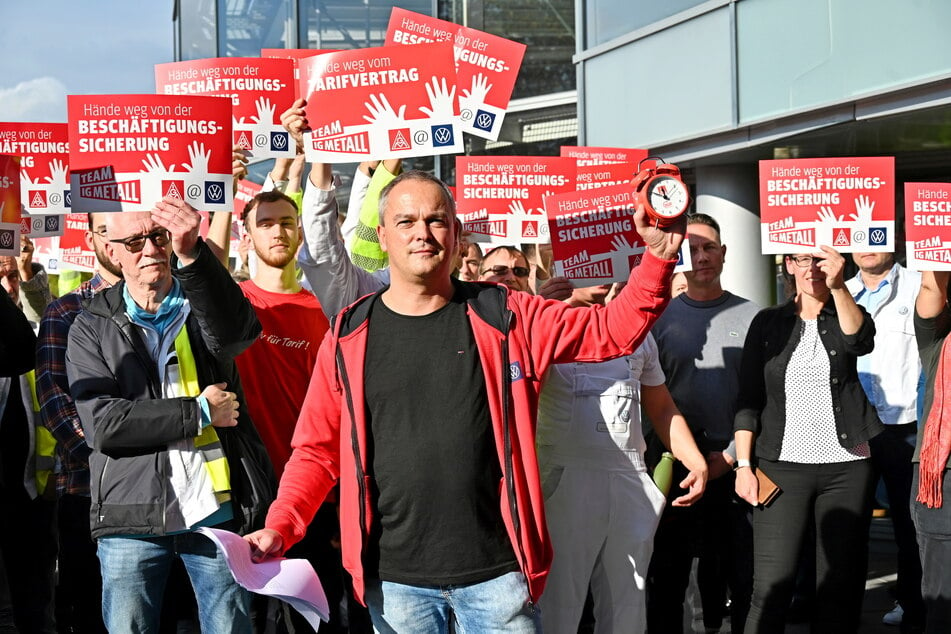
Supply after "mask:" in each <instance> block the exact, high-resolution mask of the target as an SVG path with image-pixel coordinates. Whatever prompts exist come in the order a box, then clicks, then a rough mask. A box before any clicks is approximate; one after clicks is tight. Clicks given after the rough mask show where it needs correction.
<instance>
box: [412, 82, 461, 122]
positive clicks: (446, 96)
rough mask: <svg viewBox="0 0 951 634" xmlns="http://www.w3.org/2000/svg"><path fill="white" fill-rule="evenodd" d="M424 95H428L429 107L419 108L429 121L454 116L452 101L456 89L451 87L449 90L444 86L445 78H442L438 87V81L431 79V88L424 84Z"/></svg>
mask: <svg viewBox="0 0 951 634" xmlns="http://www.w3.org/2000/svg"><path fill="white" fill-rule="evenodd" d="M426 94H427V95H429V105H430V106H431V107H430V108H426V107H425V106H423V107H420V109H419V110H420V112H422V113H423V114H425V115H426V116H427V117H429V118H430V119H439V120H445V119H451V118H452V117H453V116H455V114H454V113H453V108H452V100H453V98H454V97H455V96H456V87H455V86H453V87H452V90H449V89H448V87H447V86H446V79H445V78H443V80H442V85H441V86H440V84H439V79H438V78H436V77H433V78H432V86H430V84H429V83H427V84H426Z"/></svg>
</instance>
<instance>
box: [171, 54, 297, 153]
mask: <svg viewBox="0 0 951 634" xmlns="http://www.w3.org/2000/svg"><path fill="white" fill-rule="evenodd" d="M295 89H296V82H295V79H294V62H293V60H290V59H277V58H264V59H259V58H257V57H218V58H213V59H199V60H194V61H191V62H174V63H171V64H156V65H155V91H156V92H157V93H161V94H166V95H206V96H210V97H228V98H229V99H231V106H232V114H233V117H234V118H233V126H232V128H233V131H232V134H233V138H232V140H233V142H234V144H235V145H238V146H240V147H241V149H243V150H247V151H249V152H250V153H251V156H253V157H254V158H293V157H294V156H296V155H297V148H296V147H295V146H294V144H293V143H291V138H290V135H289V134H288V132H287V130H285V129H284V127H283V126H282V125H281V113H282V112H284V111H285V110H287V109H288V108H290V107H291V104H292V103H294V98H295V91H296V90H295Z"/></svg>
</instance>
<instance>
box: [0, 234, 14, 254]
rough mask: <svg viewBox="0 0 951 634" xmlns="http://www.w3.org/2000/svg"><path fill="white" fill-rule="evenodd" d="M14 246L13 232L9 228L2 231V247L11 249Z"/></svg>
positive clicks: (0, 237)
mask: <svg viewBox="0 0 951 634" xmlns="http://www.w3.org/2000/svg"><path fill="white" fill-rule="evenodd" d="M12 246H13V232H12V231H11V230H9V229H4V230H3V231H0V247H3V248H4V249H9V248H11V247H12Z"/></svg>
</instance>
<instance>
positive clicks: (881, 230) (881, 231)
mask: <svg viewBox="0 0 951 634" xmlns="http://www.w3.org/2000/svg"><path fill="white" fill-rule="evenodd" d="M868 243H869V244H871V245H874V246H883V245H886V244H888V230H887V229H886V228H885V227H874V228H872V229H871V230H870V231H869V234H868Z"/></svg>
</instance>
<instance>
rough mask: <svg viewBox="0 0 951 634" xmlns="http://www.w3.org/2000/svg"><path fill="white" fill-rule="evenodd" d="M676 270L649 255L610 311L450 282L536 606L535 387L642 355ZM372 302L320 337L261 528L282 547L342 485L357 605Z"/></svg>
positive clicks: (544, 558)
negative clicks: (573, 369)
mask: <svg viewBox="0 0 951 634" xmlns="http://www.w3.org/2000/svg"><path fill="white" fill-rule="evenodd" d="M674 264H675V261H673V260H671V261H665V260H660V259H658V258H655V257H653V256H651V255H650V253H645V254H644V257H643V261H642V262H641V264H640V265H639V266H637V267H635V269H634V270H633V271H632V272H631V276H630V279H629V283H628V285H627V286H626V287H625V288H624V290H623V291H622V292H621V293H620V294H619V295H618V296H617V297H616V298H615V299H614V301H612V302H611V303H610V304H608V306H606V307H602V306H593V307H587V308H572V307H570V306H568V305H567V304H565V303H564V302H558V301H553V300H545V299H542V298H541V297H538V296H534V295H529V294H528V293H520V292H516V293H510V292H509V291H508V289H507V288H506V287H504V286H499V285H495V284H488V283H468V282H455V284H456V290H457V291H459V292H462V293H463V294H464V297H466V301H467V304H468V306H467V311H466V312H467V314H468V316H469V322H470V324H471V326H472V332H473V335H474V338H475V342H476V346H477V347H478V349H479V357H480V360H481V362H482V368H483V370H484V372H485V385H486V393H487V397H488V400H489V412H490V416H491V419H492V426H493V429H494V432H495V444H496V448H497V450H498V457H499V464H500V465H501V469H502V482H501V483H500V487H501V488H500V491H501V511H502V517H503V520H504V523H505V528H506V531H507V532H508V536H509V539H510V540H511V542H512V547H513V550H514V551H515V556H516V558H517V559H518V562H519V566H520V568H521V570H522V572H523V573H524V575H525V578H526V579H527V581H528V589H529V593H530V595H531V597H532V599H533V600H535V601H537V600H538V597H539V596H541V593H542V590H544V587H545V580H546V578H547V576H548V570H549V568H550V567H551V560H552V550H551V544H550V542H549V538H548V530H547V528H546V526H545V511H544V503H543V502H544V500H543V496H542V487H541V482H540V480H539V475H538V462H537V459H536V455H535V424H536V413H537V410H538V393H539V392H540V390H541V384H542V379H543V377H544V376H545V373H546V371H547V370H548V367H549V366H550V365H551V364H553V363H569V362H573V361H582V362H597V361H605V360H608V359H612V358H615V357H618V356H621V355H626V354H630V353H631V352H632V351H633V350H634V349H635V348H637V346H639V345H640V344H641V342H642V341H643V339H644V337H645V336H646V335H647V333H648V331H649V330H650V328H651V326H652V325H653V324H654V322H655V321H656V320H657V318H658V317H659V316H660V314H661V312H663V310H664V308H665V307H666V305H667V302H668V301H669V297H670V278H671V275H672V273H673V268H674ZM379 296H380V293H375V294H373V295H368V296H366V297H364V298H362V299H360V300H358V301H357V302H355V303H354V304H352V305H351V306H349V307H348V308H346V309H344V310H343V311H341V313H340V314H339V315H337V317H336V318H335V319H334V323H333V325H332V326H331V329H330V331H328V333H327V335H326V337H325V338H324V341H323V343H322V344H321V346H320V350H319V352H318V355H317V365H316V367H315V368H314V375H313V377H312V379H311V382H310V386H309V388H308V390H307V396H306V398H305V400H304V406H303V409H302V411H301V414H300V419H299V420H298V422H297V428H296V430H295V432H294V439H293V441H292V446H293V449H294V452H293V454H292V456H291V459H290V460H289V461H288V463H287V465H286V466H285V468H284V475H283V477H282V478H281V485H280V489H279V491H278V496H277V500H275V502H274V503H273V504H272V505H271V509H270V511H269V512H268V516H267V521H266V523H265V525H266V526H267V528H271V529H274V530H276V531H277V532H279V533H280V534H281V537H282V539H283V546H284V549H285V550H286V549H288V548H290V547H291V546H292V545H293V544H295V543H296V542H298V541H299V540H300V539H301V538H302V537H303V536H304V533H305V532H306V530H307V525H308V524H309V523H310V521H311V519H312V518H313V516H314V513H315V512H316V510H317V508H318V506H320V503H321V502H322V501H323V499H324V497H325V496H326V494H327V492H328V491H329V490H330V489H331V487H332V486H333V485H334V483H335V482H336V481H337V480H338V478H339V480H340V529H341V541H342V549H343V565H344V567H345V568H346V569H347V571H348V572H349V573H350V575H351V576H352V577H353V585H354V592H355V594H356V596H357V598H358V599H359V600H360V601H361V602H362V601H363V591H364V573H363V555H364V553H365V552H366V546H367V542H368V539H369V535H370V526H371V520H372V517H373V513H374V511H375V509H374V508H373V507H372V503H371V497H370V491H371V490H372V487H371V485H370V481H369V480H370V476H368V475H367V455H366V447H367V442H366V440H367V437H366V436H367V428H368V423H367V416H366V406H365V396H364V384H363V369H364V361H365V359H366V344H367V331H368V316H369V314H370V309H371V307H372V305H373V302H375V301H377V300H378V298H379ZM399 370H400V368H394V371H399Z"/></svg>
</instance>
